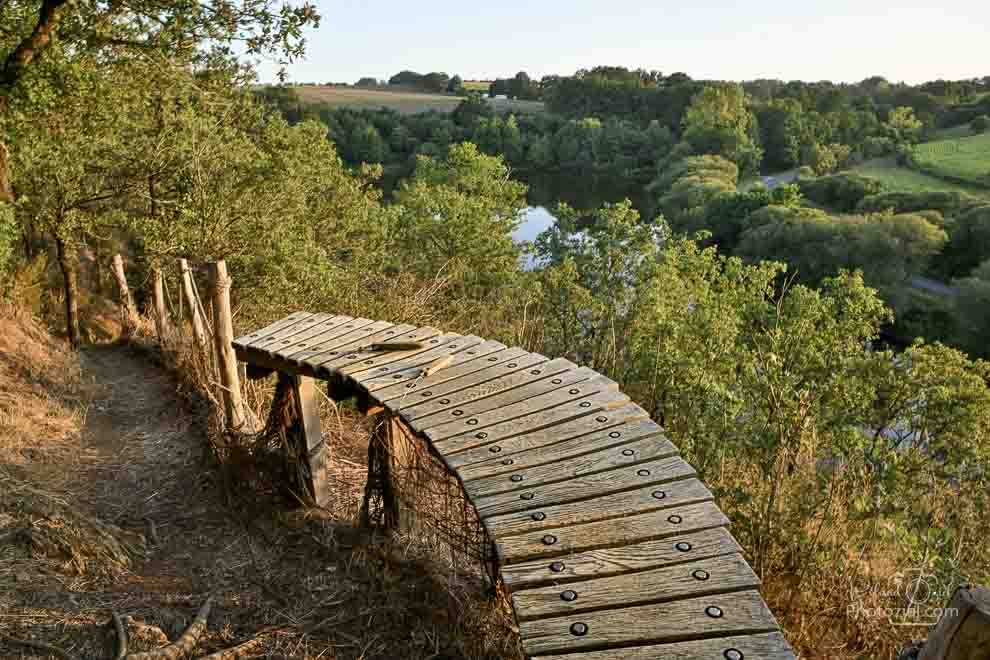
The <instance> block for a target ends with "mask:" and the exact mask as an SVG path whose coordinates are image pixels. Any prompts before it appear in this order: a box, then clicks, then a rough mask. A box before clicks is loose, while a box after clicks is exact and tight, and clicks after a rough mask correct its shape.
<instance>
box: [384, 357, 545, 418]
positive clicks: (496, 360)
mask: <svg viewBox="0 0 990 660" xmlns="http://www.w3.org/2000/svg"><path fill="white" fill-rule="evenodd" d="M547 362H548V360H547V358H546V357H544V356H542V355H540V354H539V353H527V352H526V351H524V350H522V349H521V348H510V349H509V350H507V351H502V352H500V353H494V354H492V355H489V356H487V357H485V358H482V359H481V363H482V365H483V366H481V367H480V368H477V369H473V370H470V371H469V373H465V374H464V375H462V376H460V377H458V378H451V379H448V380H447V381H445V382H443V383H437V384H434V385H429V386H425V387H424V386H421V387H419V388H418V390H417V391H416V392H415V396H411V397H408V398H407V399H405V400H404V402H403V404H402V405H401V406H398V407H397V408H396V407H393V410H398V412H399V414H401V415H402V416H403V418H404V419H405V418H406V416H407V415H412V414H414V413H412V411H413V410H415V409H417V408H419V407H420V406H422V405H423V404H425V403H428V402H431V401H441V400H445V399H448V398H450V396H451V395H452V394H456V393H457V392H461V391H465V390H468V389H471V388H474V387H479V386H482V385H484V384H485V383H490V382H492V381H494V380H496V379H498V378H500V377H504V376H507V375H509V374H512V373H517V372H526V371H540V373H543V370H542V366H543V365H545V364H546V363H547ZM468 364H470V365H474V364H475V363H474V362H471V363H468ZM468 364H466V365H464V367H465V368H466V367H468ZM510 364H512V365H515V366H513V367H509V366H508V365H510ZM537 375H538V374H537ZM533 377H536V376H533ZM410 419H413V417H410Z"/></svg>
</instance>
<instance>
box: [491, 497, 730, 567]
mask: <svg viewBox="0 0 990 660" xmlns="http://www.w3.org/2000/svg"><path fill="white" fill-rule="evenodd" d="M672 516H673V517H672ZM728 523H729V519H728V518H726V517H725V514H723V513H722V512H721V511H719V509H718V507H717V506H715V504H714V503H713V502H702V503H700V504H690V505H688V506H683V507H676V508H673V509H663V510H660V511H651V512H650V513H643V514H639V515H635V516H627V517H625V518H615V519H612V520H603V521H600V522H592V523H585V524H583V525H574V526H572V527H563V528H553V529H548V530H542V531H539V532H530V533H527V534H519V535H516V536H507V537H505V538H501V539H497V540H496V542H495V547H496V549H497V550H498V554H499V557H501V559H502V563H503V564H514V563H516V562H521V561H528V560H530V559H537V558H541V557H558V556H560V555H566V554H570V553H575V552H583V551H585V550H593V549H595V548H611V547H616V546H619V545H623V544H626V543H638V542H640V541H648V540H650V539H661V538H665V537H668V536H674V535H679V534H688V533H690V532H697V531H701V530H703V529H711V528H713V527H721V526H724V525H727V524H728ZM549 537H553V538H555V539H556V541H555V542H554V543H553V544H552V545H548V544H547V543H546V542H545V540H544V539H546V538H549Z"/></svg>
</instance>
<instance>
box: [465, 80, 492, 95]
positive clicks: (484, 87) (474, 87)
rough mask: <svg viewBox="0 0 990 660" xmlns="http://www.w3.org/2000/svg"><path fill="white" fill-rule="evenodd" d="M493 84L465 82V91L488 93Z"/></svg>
mask: <svg viewBox="0 0 990 660" xmlns="http://www.w3.org/2000/svg"><path fill="white" fill-rule="evenodd" d="M490 85H491V83H490V82H489V81H487V80H465V81H464V89H467V90H470V91H472V92H487V91H488V87H489V86H490Z"/></svg>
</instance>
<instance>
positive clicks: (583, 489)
mask: <svg viewBox="0 0 990 660" xmlns="http://www.w3.org/2000/svg"><path fill="white" fill-rule="evenodd" d="M694 475H695V471H694V468H693V467H691V466H690V465H689V464H688V462H687V461H685V460H684V459H683V458H681V457H680V456H668V457H666V458H658V459H654V460H652V461H646V462H644V463H637V464H636V465H626V466H622V467H619V468H616V469H614V470H609V471H607V472H596V473H594V474H588V475H584V476H581V477H574V478H572V479H568V480H566V481H558V482H555V483H552V484H543V485H542V486H533V487H531V488H530V487H527V484H526V471H525V470H521V471H519V472H515V473H513V474H511V475H508V476H503V477H502V478H503V479H505V480H506V482H510V483H511V482H512V480H513V479H515V480H516V481H515V483H516V484H517V485H519V486H520V489H519V490H517V491H511V492H508V493H500V494H498V495H492V496H491V497H481V498H476V499H475V500H473V501H474V505H475V507H476V508H477V509H478V515H480V516H481V517H482V518H483V519H484V518H490V517H492V516H497V515H502V514H506V513H512V512H515V511H527V510H529V509H536V508H542V507H547V506H552V505H557V504H566V503H567V502H577V501H580V500H587V499H591V498H594V499H595V500H597V499H598V498H600V497H603V496H605V495H610V494H612V493H620V492H622V491H627V490H633V489H642V488H643V487H646V486H656V487H657V488H656V489H655V490H658V491H663V492H666V490H667V489H665V488H660V486H662V485H664V484H667V483H669V482H673V481H677V480H680V479H687V478H689V477H693V476H694ZM670 490H672V491H673V486H672V487H671V489H670ZM524 496H525V497H526V498H528V499H523V498H524ZM587 506H588V507H593V506H595V505H594V504H589V505H587Z"/></svg>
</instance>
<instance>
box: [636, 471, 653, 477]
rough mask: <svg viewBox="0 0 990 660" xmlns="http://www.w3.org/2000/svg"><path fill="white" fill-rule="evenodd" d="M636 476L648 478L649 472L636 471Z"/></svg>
mask: <svg viewBox="0 0 990 660" xmlns="http://www.w3.org/2000/svg"><path fill="white" fill-rule="evenodd" d="M636 474H638V475H639V476H641V477H648V476H650V471H649V470H637V471H636Z"/></svg>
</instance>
